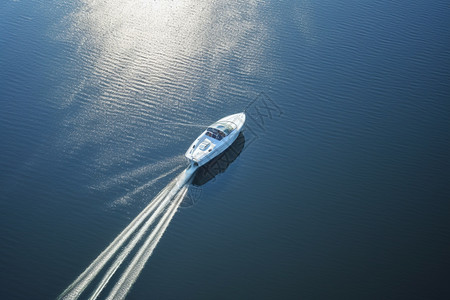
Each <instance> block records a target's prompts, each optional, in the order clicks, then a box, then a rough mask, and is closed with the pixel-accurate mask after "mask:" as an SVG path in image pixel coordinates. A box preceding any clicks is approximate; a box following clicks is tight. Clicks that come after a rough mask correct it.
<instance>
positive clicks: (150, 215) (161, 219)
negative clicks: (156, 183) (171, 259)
mask: <svg viewBox="0 0 450 300" xmlns="http://www.w3.org/2000/svg"><path fill="white" fill-rule="evenodd" d="M196 169H197V168H196V167H193V166H190V167H188V168H187V169H186V170H184V171H183V172H181V173H180V174H179V175H178V176H177V177H176V178H175V179H174V180H172V181H171V182H170V183H169V184H168V185H167V186H166V187H165V188H164V189H163V190H161V192H160V193H159V194H158V195H157V196H156V197H155V198H154V199H153V200H152V201H151V202H150V204H149V205H148V206H147V207H145V208H144V209H143V210H142V212H141V213H140V214H139V215H138V216H137V217H136V218H135V219H134V220H133V221H131V223H130V224H129V225H128V226H127V227H126V228H125V229H124V230H123V231H122V232H121V233H120V234H119V235H118V236H117V237H116V238H115V239H114V240H113V241H112V242H111V244H109V246H108V247H107V248H106V249H105V250H103V252H102V253H100V255H99V256H98V257H97V258H96V259H95V260H94V261H93V262H92V263H91V264H90V265H89V266H88V267H87V268H86V269H85V270H84V272H83V273H81V274H80V275H79V276H78V278H77V279H75V281H74V282H73V283H72V284H71V285H69V287H68V288H67V289H66V290H65V291H64V292H63V293H62V294H61V295H60V296H59V297H58V299H78V298H79V297H80V296H83V298H88V299H97V298H98V297H99V296H100V295H101V296H102V298H105V299H124V298H125V296H126V295H127V293H128V291H129V290H130V288H131V287H132V285H133V283H134V282H135V281H136V279H137V278H138V276H139V274H140V272H141V270H142V269H143V267H144V265H145V263H146V262H147V260H148V259H149V257H150V256H151V255H152V252H153V250H154V249H155V247H156V245H157V244H158V242H159V240H160V239H161V236H162V235H163V234H164V232H165V231H166V229H167V226H168V225H169V223H170V221H171V220H172V218H173V216H174V215H175V212H176V211H177V209H178V207H179V206H180V204H181V202H182V201H183V198H184V196H185V195H186V193H187V191H188V187H189V183H190V180H191V179H192V175H193V174H194V173H195V171H196ZM133 255H134V256H133ZM124 262H126V263H124ZM125 264H126V266H124V265H125ZM118 270H119V272H117V271H118ZM111 279H113V280H112V282H110V281H111ZM108 283H110V285H111V284H113V285H112V287H111V288H109V289H108V288H107V287H108ZM91 286H94V287H91ZM108 291H109V294H108V295H107V292H108ZM85 294H86V295H89V294H90V296H85Z"/></svg>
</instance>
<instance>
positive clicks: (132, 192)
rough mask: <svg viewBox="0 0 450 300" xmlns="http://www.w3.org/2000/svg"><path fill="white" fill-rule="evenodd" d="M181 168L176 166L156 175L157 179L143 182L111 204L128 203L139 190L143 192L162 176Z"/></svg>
mask: <svg viewBox="0 0 450 300" xmlns="http://www.w3.org/2000/svg"><path fill="white" fill-rule="evenodd" d="M179 169H180V167H175V168H173V169H172V170H170V171H168V172H166V173H164V174H162V175H160V176H158V177H156V178H155V179H153V180H150V181H149V182H147V183H146V184H143V185H141V186H139V187H137V188H136V189H135V190H133V191H131V192H129V193H127V194H126V195H125V196H123V197H120V198H119V199H117V200H114V202H113V203H112V204H111V206H112V207H114V206H116V205H119V204H127V199H129V198H130V197H131V196H133V195H136V194H137V193H139V192H142V191H143V190H145V189H146V188H148V187H149V186H152V185H153V184H155V183H156V182H157V181H158V180H160V179H162V178H164V177H166V176H168V175H170V174H172V173H173V172H175V171H177V170H179Z"/></svg>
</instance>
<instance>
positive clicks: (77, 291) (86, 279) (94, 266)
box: [58, 182, 172, 299]
mask: <svg viewBox="0 0 450 300" xmlns="http://www.w3.org/2000/svg"><path fill="white" fill-rule="evenodd" d="M171 183H172V182H171ZM169 185H170V184H169ZM168 192H169V190H168V189H167V188H165V189H163V190H162V191H161V192H160V194H158V195H157V196H156V197H155V199H154V200H153V201H152V202H151V203H150V204H149V205H148V206H147V207H146V208H144V210H143V211H142V212H141V213H140V214H139V215H138V216H137V217H136V218H134V220H133V221H131V223H130V224H129V225H128V226H127V227H126V228H125V229H124V230H123V231H122V232H121V233H120V234H119V235H118V236H117V237H116V238H115V239H114V241H112V242H111V243H110V244H109V246H108V247H107V248H106V249H105V250H103V252H102V253H100V255H99V256H98V257H97V258H96V259H95V260H94V261H93V262H92V263H91V264H90V265H89V266H88V267H87V268H86V270H84V272H83V273H81V274H80V276H78V278H77V279H75V281H74V282H73V283H72V284H71V285H70V286H69V287H68V288H67V289H66V290H65V291H64V292H63V293H62V294H61V295H60V296H59V297H58V299H77V298H78V297H79V296H80V295H81V293H82V292H83V291H84V290H85V289H86V287H87V286H88V285H89V283H90V282H91V281H92V279H94V277H95V276H96V275H97V274H98V273H99V272H100V271H101V269H102V268H103V266H104V265H105V264H106V263H107V262H108V260H109V259H110V258H111V257H112V256H113V255H114V254H115V253H116V252H117V251H118V249H119V248H120V247H121V246H122V244H123V243H124V242H125V241H126V240H127V239H128V238H129V237H130V236H131V235H132V234H133V233H134V232H135V231H136V229H137V228H138V227H139V226H140V225H141V224H142V222H143V221H144V220H145V218H146V217H147V216H148V215H149V214H150V213H151V212H152V211H153V210H154V209H155V208H156V206H157V205H158V204H159V203H161V201H162V200H163V199H164V198H165V196H166V195H167V194H168Z"/></svg>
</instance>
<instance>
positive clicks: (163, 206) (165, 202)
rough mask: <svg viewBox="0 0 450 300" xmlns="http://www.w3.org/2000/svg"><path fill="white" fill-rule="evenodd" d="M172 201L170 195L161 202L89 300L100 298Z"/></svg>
mask: <svg viewBox="0 0 450 300" xmlns="http://www.w3.org/2000/svg"><path fill="white" fill-rule="evenodd" d="M170 200H171V195H170V193H169V194H168V195H167V196H166V197H165V198H164V200H163V201H162V202H160V205H159V206H158V208H157V209H156V210H155V211H154V213H153V214H152V215H151V216H150V218H149V219H148V220H147V221H146V222H145V224H144V225H143V226H142V227H141V228H140V229H139V231H138V232H137V233H136V235H135V236H134V237H133V239H132V240H131V241H130V242H129V243H128V245H127V246H126V247H125V249H123V250H122V252H121V253H120V255H119V256H118V257H117V258H116V260H115V261H114V263H113V264H112V265H111V267H110V268H109V269H108V271H107V272H106V274H105V275H104V277H103V278H102V280H101V281H100V283H99V285H98V287H97V289H96V290H95V291H94V293H93V295H92V296H91V297H90V298H89V299H96V298H97V297H98V295H99V294H100V292H101V291H102V290H103V288H104V287H105V286H106V284H107V283H108V281H109V280H110V279H111V277H112V276H113V275H114V273H115V272H116V271H117V269H118V268H119V266H120V265H121V264H122V262H123V261H124V260H125V258H126V257H127V256H128V254H130V252H131V251H132V250H133V249H134V247H135V246H136V244H137V243H138V242H139V241H140V240H141V238H142V236H143V235H144V234H145V233H146V232H147V230H148V229H149V227H150V226H151V225H152V224H153V222H154V221H155V219H156V218H157V217H158V216H159V215H160V214H161V212H162V211H163V210H165V209H166V207H167V206H168V204H169V203H170Z"/></svg>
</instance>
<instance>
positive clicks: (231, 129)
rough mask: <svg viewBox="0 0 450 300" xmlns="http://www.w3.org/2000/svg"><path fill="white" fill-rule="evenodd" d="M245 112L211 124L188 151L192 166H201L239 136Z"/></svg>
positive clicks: (187, 155) (187, 154)
mask: <svg viewBox="0 0 450 300" xmlns="http://www.w3.org/2000/svg"><path fill="white" fill-rule="evenodd" d="M244 123H245V113H243V112H242V113H238V114H234V115H230V116H228V117H225V118H222V119H220V120H219V121H217V122H216V123H214V124H212V125H211V126H209V127H208V128H207V129H206V130H205V131H203V133H202V134H201V135H200V136H199V137H198V138H197V139H196V140H195V141H194V142H193V143H192V145H191V146H190V147H189V149H188V150H187V151H186V154H185V155H186V157H187V158H188V159H189V161H190V162H191V166H195V167H200V166H203V165H204V164H206V163H207V162H208V161H210V160H211V159H213V158H214V157H216V156H217V155H219V154H220V153H222V152H223V151H225V149H227V148H228V147H229V146H230V145H231V144H232V143H233V142H234V141H235V140H236V138H237V137H238V135H239V132H240V131H241V129H242V126H243V125H244Z"/></svg>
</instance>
